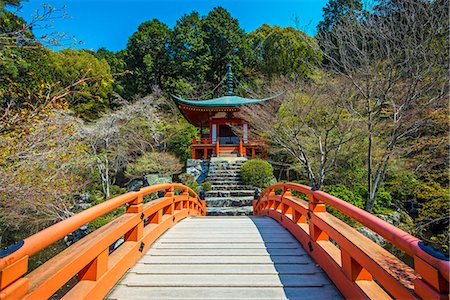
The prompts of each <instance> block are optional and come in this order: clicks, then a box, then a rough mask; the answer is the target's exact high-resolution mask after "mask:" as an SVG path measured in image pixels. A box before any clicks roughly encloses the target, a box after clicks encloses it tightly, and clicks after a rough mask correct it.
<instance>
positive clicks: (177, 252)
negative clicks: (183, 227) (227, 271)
mask: <svg viewBox="0 0 450 300" xmlns="http://www.w3.org/2000/svg"><path fill="white" fill-rule="evenodd" d="M305 254H306V252H305V251H304V250H303V249H301V250H300V249H299V248H297V249H269V250H268V249H265V248H260V249H220V248H219V249H214V248H210V249H160V248H157V249H150V250H149V251H148V252H147V254H146V255H152V256H186V255H188V256H192V255H208V256H216V255H220V256H225V255H228V256H248V255H250V256H268V255H278V256H279V255H285V256H297V255H305Z"/></svg>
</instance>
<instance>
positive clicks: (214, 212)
mask: <svg viewBox="0 0 450 300" xmlns="http://www.w3.org/2000/svg"><path fill="white" fill-rule="evenodd" d="M206 215H207V216H251V215H253V206H242V207H207V208H206Z"/></svg>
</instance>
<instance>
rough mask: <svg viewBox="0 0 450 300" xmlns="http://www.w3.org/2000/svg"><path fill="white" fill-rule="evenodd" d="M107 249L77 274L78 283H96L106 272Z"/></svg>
mask: <svg viewBox="0 0 450 300" xmlns="http://www.w3.org/2000/svg"><path fill="white" fill-rule="evenodd" d="M108 258H109V248H106V249H105V250H104V251H103V252H102V253H100V255H99V256H97V257H96V258H95V259H94V260H93V261H92V262H91V263H89V264H88V265H87V266H86V267H84V268H83V269H82V270H81V271H80V272H79V273H78V281H82V280H92V281H97V280H98V279H99V278H100V277H102V276H103V274H105V273H106V272H107V271H108Z"/></svg>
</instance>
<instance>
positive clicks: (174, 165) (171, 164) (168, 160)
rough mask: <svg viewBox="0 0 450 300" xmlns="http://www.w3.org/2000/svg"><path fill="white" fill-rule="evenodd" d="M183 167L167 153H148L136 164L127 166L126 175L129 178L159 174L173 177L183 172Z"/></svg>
mask: <svg viewBox="0 0 450 300" xmlns="http://www.w3.org/2000/svg"><path fill="white" fill-rule="evenodd" d="M182 168H183V165H182V164H181V162H180V160H179V159H178V158H176V157H175V156H174V155H173V154H170V153H167V152H146V153H144V155H142V156H140V157H139V158H138V159H137V160H136V161H135V162H133V163H129V164H128V165H127V168H126V171H125V174H126V175H127V176H128V177H129V178H140V177H142V176H144V175H146V174H152V173H158V174H161V175H165V176H171V175H174V174H178V173H180V172H181V170H182Z"/></svg>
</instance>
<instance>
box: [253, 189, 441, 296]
mask: <svg viewBox="0 0 450 300" xmlns="http://www.w3.org/2000/svg"><path fill="white" fill-rule="evenodd" d="M294 190H295V191H297V192H299V193H300V194H303V195H304V198H305V199H306V198H307V199H308V200H307V201H306V200H302V199H301V198H297V197H293V196H292V191H294ZM276 191H277V193H276ZM277 194H279V195H277ZM326 205H327V206H329V207H332V208H334V209H336V210H338V211H340V212H342V213H344V214H345V215H347V216H348V217H350V218H352V219H354V220H356V221H357V222H359V223H361V224H362V225H364V226H366V227H367V228H369V229H371V230H372V231H374V232H376V233H378V234H379V235H381V236H382V237H383V238H384V239H386V240H387V241H389V242H390V243H392V244H393V245H394V246H396V247H397V248H398V249H400V250H402V251H404V252H405V253H406V254H408V255H409V256H411V257H412V258H413V259H414V269H413V268H410V267H408V266H407V265H406V264H405V263H403V262H402V261H400V260H399V259H398V258H396V257H395V256H393V255H392V254H390V253H389V252H388V251H386V250H385V249H383V248H382V247H381V246H379V245H378V244H376V243H374V242H372V241H371V240H369V239H368V238H366V237H364V236H363V235H362V234H361V233H359V232H358V231H357V230H355V229H353V228H352V227H350V226H348V225H347V224H346V223H344V222H342V221H340V220H339V219H337V218H335V217H334V216H332V215H331V214H329V213H328V212H327V211H326ZM253 210H254V214H255V215H260V216H270V217H272V218H274V219H275V220H277V221H278V222H279V223H280V224H281V225H283V226H284V227H285V228H286V229H288V230H289V231H290V232H291V233H292V234H293V235H294V236H295V237H296V238H297V239H298V240H299V241H300V242H301V243H302V245H303V246H304V248H305V249H306V250H307V251H308V253H309V254H310V255H311V256H312V257H313V258H314V260H315V261H316V262H317V263H318V264H319V265H320V267H321V268H322V269H323V270H324V271H325V272H326V273H327V274H328V276H329V277H330V279H331V280H332V281H333V282H334V284H335V285H336V286H337V287H338V288H339V290H340V291H341V293H342V294H343V295H344V297H345V298H349V299H364V298H369V299H389V298H395V299H415V298H422V299H448V293H449V261H448V258H446V257H445V256H444V257H440V258H437V257H439V255H430V254H429V253H433V252H432V250H431V249H429V248H427V246H425V245H423V243H422V242H421V241H420V240H419V239H417V238H415V237H414V236H412V235H410V234H408V233H406V232H404V231H402V230H400V229H398V228H396V227H395V226H393V225H391V224H389V223H387V222H384V221H383V220H381V219H379V218H377V217H376V216H374V215H372V214H370V213H368V212H366V211H364V210H362V209H359V208H357V207H355V206H353V205H351V204H349V203H347V202H345V201H343V200H340V199H338V198H336V197H333V196H331V195H328V194H327V193H324V192H321V191H313V190H311V188H309V187H307V186H304V185H300V184H295V183H279V184H275V185H272V186H270V187H269V188H267V189H266V190H265V191H264V192H263V193H262V194H261V198H260V199H259V200H255V201H254V203H253ZM424 250H426V251H424ZM430 250H431V251H430ZM436 256H437V257H436Z"/></svg>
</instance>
